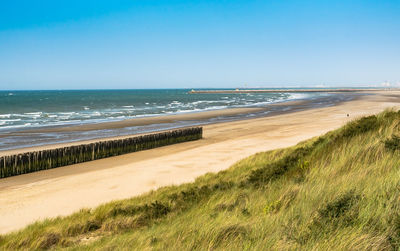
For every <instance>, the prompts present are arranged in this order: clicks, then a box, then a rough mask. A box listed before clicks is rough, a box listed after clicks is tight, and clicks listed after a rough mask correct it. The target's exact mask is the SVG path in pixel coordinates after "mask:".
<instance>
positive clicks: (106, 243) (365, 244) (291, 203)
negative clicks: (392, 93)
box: [0, 111, 400, 250]
mask: <svg viewBox="0 0 400 251" xmlns="http://www.w3.org/2000/svg"><path fill="white" fill-rule="evenodd" d="M399 136H400V113H398V112H394V111H385V112H383V113H381V114H379V115H377V116H370V117H365V118H361V119H359V120H357V121H353V122H350V123H349V124H347V125H346V126H344V127H342V128H340V129H338V130H335V131H332V132H329V133H327V134H325V135H323V136H321V137H318V138H314V139H310V140H308V141H305V142H302V143H300V144H298V145H296V146H294V147H290V148H286V149H280V150H275V151H269V152H264V153H258V154H255V155H253V156H251V157H249V158H246V159H244V160H242V161H240V162H238V163H237V164H235V165H234V166H232V167H231V168H230V169H228V170H226V171H222V172H219V173H217V174H206V175H204V176H202V177H200V178H198V179H196V181H195V182H194V183H190V184H183V185H180V186H171V187H165V188H161V189H158V190H156V191H152V192H150V193H147V194H145V195H142V196H139V197H134V198H132V199H128V200H121V201H114V202H111V203H107V204H104V205H102V206H99V207H97V208H95V209H93V210H88V209H87V210H81V211H79V212H77V213H75V214H73V215H71V216H68V217H62V218H56V219H51V220H46V221H43V222H37V223H35V224H33V225H30V226H28V227H26V228H25V229H23V230H21V231H19V232H16V233H11V234H8V235H4V236H1V237H0V249H5V250H16V249H66V250H115V249H118V250H397V249H399V248H400V169H399V165H400V147H399V146H400V142H399Z"/></svg>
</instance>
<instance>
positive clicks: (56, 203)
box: [0, 91, 400, 233]
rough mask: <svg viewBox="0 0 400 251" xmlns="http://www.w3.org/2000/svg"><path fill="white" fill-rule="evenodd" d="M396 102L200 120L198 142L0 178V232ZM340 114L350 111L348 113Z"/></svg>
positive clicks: (224, 164) (182, 176) (176, 178)
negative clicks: (223, 120) (221, 120)
mask: <svg viewBox="0 0 400 251" xmlns="http://www.w3.org/2000/svg"><path fill="white" fill-rule="evenodd" d="M388 107H398V108H399V107H400V92H398V91H387V92H379V93H376V95H367V96H361V97H359V98H357V99H355V100H353V101H348V102H342V103H339V104H337V105H335V106H331V107H324V108H310V109H306V110H300V111H296V112H290V113H286V114H279V115H274V116H269V117H263V118H255V119H246V120H240V121H234V122H226V123H217V124H210V125H205V126H204V127H203V128H204V139H202V140H199V141H194V142H187V143H181V144H177V145H171V146H166V147H161V148H157V149H152V150H146V151H142V152H137V153H131V154H126V155H122V156H117V157H112V158H107V159H101V160H96V161H92V162H86V163H81V164H76V165H72V166H66V167H60V168H56V169H52V170H46V171H40V172H36V173H31V174H25V175H21V176H16V177H10V178H6V179H1V180H0V233H6V232H9V231H13V230H17V229H19V228H21V227H24V226H26V225H27V224H29V223H32V222H34V221H36V220H38V219H44V218H48V217H56V216H59V215H68V214H70V213H73V212H75V211H77V210H79V209H80V208H83V207H94V206H97V205H99V204H102V203H105V202H109V201H111V200H116V199H124V198H129V197H132V196H135V195H139V194H142V193H145V192H148V191H151V190H152V189H156V188H158V187H161V186H166V185H172V184H181V183H183V182H191V181H193V180H194V179H195V178H196V177H198V176H200V175H202V174H205V173H208V172H218V171H220V170H224V169H227V168H229V167H230V166H231V165H232V164H234V163H235V162H237V161H238V160H240V159H242V158H245V157H247V156H249V155H251V154H254V153H257V152H260V151H267V150H271V149H277V148H282V147H287V146H291V145H294V144H296V143H298V142H299V141H302V140H305V139H308V138H311V137H314V136H318V135H321V134H323V133H325V132H327V131H330V130H332V129H335V128H338V127H340V126H342V125H343V124H344V123H346V122H347V121H349V120H352V119H355V118H357V117H359V116H362V115H367V114H371V113H378V112H380V111H383V110H384V109H385V108H388ZM347 114H349V115H350V116H349V117H347Z"/></svg>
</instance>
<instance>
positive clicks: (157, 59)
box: [0, 0, 400, 89]
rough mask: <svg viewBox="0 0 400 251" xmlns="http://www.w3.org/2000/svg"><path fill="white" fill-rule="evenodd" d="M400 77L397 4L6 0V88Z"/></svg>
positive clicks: (332, 82) (0, 78) (1, 18)
mask: <svg viewBox="0 0 400 251" xmlns="http://www.w3.org/2000/svg"><path fill="white" fill-rule="evenodd" d="M383 81H391V82H392V83H398V82H400V1H384V0H379V1H378V0H376V1H370V0H359V1H352V0H344V1H328V0H326V1H315V0H314V1H307V0H299V1H295V0H274V1H266V0H265V1H244V0H243V1H234V0H233V1H152V0H145V1H139V0H130V1H128V0H126V1H105V0H85V1H81V0H79V1H78V0H57V1H55V0H37V1H32V0H26V1H21V0H3V1H2V2H1V5H0V89H82V88H84V89H91V88H98V89H101V88H174V87H177V88H182V87H189V88H196V87H240V86H243V85H244V84H245V83H247V85H248V86H264V87H268V86H316V85H321V84H324V85H327V86H349V85H373V84H380V83H382V82H383Z"/></svg>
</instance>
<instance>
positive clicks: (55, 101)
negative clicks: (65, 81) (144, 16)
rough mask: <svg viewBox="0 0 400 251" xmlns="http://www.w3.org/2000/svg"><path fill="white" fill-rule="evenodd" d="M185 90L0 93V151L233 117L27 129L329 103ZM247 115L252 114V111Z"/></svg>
mask: <svg viewBox="0 0 400 251" xmlns="http://www.w3.org/2000/svg"><path fill="white" fill-rule="evenodd" d="M189 92H190V89H146V90H52V91H0V151H1V150H9V149H15V148H23V147H29V146H37V145H43V144H52V143H60V142H68V141H71V142H72V141H77V140H82V139H94V138H100V137H107V136H120V135H129V134H137V133H145V132H153V131H157V130H164V129H172V128H178V127H183V126H191V125H201V124H206V123H212V122H218V121H227V120H234V119H239V118H235V117H232V116H229V117H218V118H214V119H211V120H209V121H176V123H172V124H171V123H170V124H163V125H146V126H136V127H132V128H123V129H118V130H102V131H92V132H87V131H86V132H63V133H61V132H59V133H44V134H41V133H31V134H29V133H24V131H26V130H31V129H38V128H46V127H60V126H63V127H65V126H71V125H80V124H90V123H102V122H110V121H121V120H126V119H135V118H141V117H151V116H167V115H171V114H183V113H195V112H202V111H211V110H220V109H227V108H240V107H265V106H268V105H270V104H274V103H281V102H286V101H291V100H316V102H320V103H321V102H322V103H321V104H323V103H324V102H325V103H326V104H325V105H331V102H326V100H332V99H329V98H328V97H330V96H332V95H334V94H329V93H285V92H282V93H243V94H242V93H240V94H239V93H238V94H236V93H232V94H222V93H221V94H220V93H212V94H209V93H208V94H190V93H189ZM321 104H320V105H321ZM261 115H262V114H261ZM264 115H265V114H264ZM249 116H254V114H253V115H249ZM258 116H260V114H258Z"/></svg>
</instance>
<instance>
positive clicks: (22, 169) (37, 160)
mask: <svg viewBox="0 0 400 251" xmlns="http://www.w3.org/2000/svg"><path fill="white" fill-rule="evenodd" d="M202 137H203V128H202V127H191V128H184V129H178V130H172V131H167V132H160V133H154V134H148V135H142V136H135V137H130V138H124V139H118V140H107V141H99V142H95V143H90V144H82V145H75V146H68V147H62V148H55V149H49V150H43V151H34V152H26V153H21V154H15V155H10V156H3V157H0V178H6V177H11V176H16V175H20V174H25V173H32V172H37V171H40V170H47V169H52V168H56V167H61V166H67V165H73V164H77V163H82V162H86V161H92V160H96V159H102V158H107V157H112V156H117V155H121V154H126V153H132V152H137V151H142V150H147V149H152V148H156V147H161V146H166V145H172V144H176V143H181V142H187V141H192V140H198V139H201V138H202Z"/></svg>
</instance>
